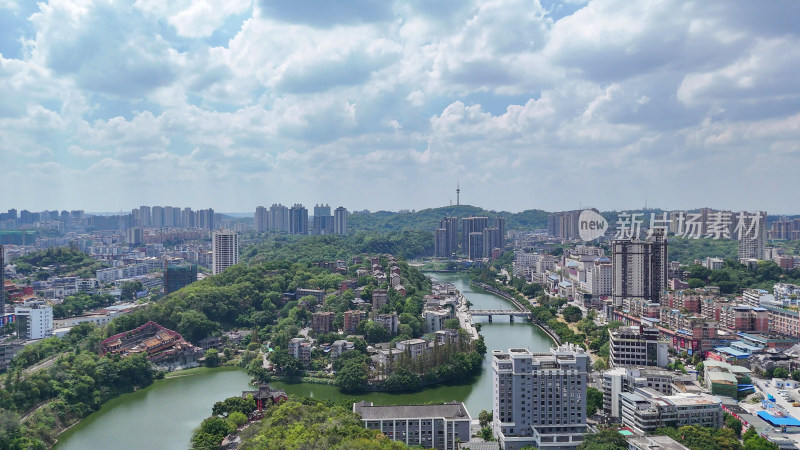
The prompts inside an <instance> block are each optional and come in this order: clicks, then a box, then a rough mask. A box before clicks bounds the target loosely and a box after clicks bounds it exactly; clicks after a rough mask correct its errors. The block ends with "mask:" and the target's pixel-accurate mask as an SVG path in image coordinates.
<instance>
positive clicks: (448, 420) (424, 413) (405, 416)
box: [353, 401, 472, 450]
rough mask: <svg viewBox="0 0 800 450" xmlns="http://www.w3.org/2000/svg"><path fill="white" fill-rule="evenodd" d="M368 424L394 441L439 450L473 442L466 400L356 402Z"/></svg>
mask: <svg viewBox="0 0 800 450" xmlns="http://www.w3.org/2000/svg"><path fill="white" fill-rule="evenodd" d="M353 412H354V413H356V414H358V415H360V416H361V420H362V422H364V427H365V428H367V429H370V430H377V431H380V432H381V433H383V434H384V435H386V436H387V437H388V438H389V439H391V440H393V441H399V442H403V443H405V444H406V445H418V446H420V447H423V448H436V449H438V450H457V449H458V448H459V447H458V444H459V443H462V442H469V440H470V424H471V422H472V418H471V417H470V415H469V411H467V408H466V406H464V403H462V402H448V403H443V404H436V405H396V406H374V405H373V404H372V403H370V402H367V401H361V402H358V403H354V404H353Z"/></svg>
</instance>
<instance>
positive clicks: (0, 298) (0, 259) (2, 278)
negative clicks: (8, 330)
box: [0, 211, 16, 325]
mask: <svg viewBox="0 0 800 450" xmlns="http://www.w3.org/2000/svg"><path fill="white" fill-rule="evenodd" d="M15 212H16V211H15ZM5 320H6V253H5V250H4V249H3V246H2V244H0V325H5Z"/></svg>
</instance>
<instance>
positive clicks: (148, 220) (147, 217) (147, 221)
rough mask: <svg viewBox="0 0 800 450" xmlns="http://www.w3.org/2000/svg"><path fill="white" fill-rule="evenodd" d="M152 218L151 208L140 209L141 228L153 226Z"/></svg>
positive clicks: (141, 207)
mask: <svg viewBox="0 0 800 450" xmlns="http://www.w3.org/2000/svg"><path fill="white" fill-rule="evenodd" d="M152 224H153V221H152V216H151V214H150V207H149V206H140V207H139V226H141V227H149V226H152Z"/></svg>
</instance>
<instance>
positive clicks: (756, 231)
mask: <svg viewBox="0 0 800 450" xmlns="http://www.w3.org/2000/svg"><path fill="white" fill-rule="evenodd" d="M740 217H741V218H740V219H739V220H738V221H737V223H736V227H737V228H738V229H739V235H738V238H739V259H740V260H743V259H758V260H763V259H764V254H765V249H764V244H765V242H766V240H767V213H766V211H760V212H757V213H753V214H748V213H742V214H741V215H740Z"/></svg>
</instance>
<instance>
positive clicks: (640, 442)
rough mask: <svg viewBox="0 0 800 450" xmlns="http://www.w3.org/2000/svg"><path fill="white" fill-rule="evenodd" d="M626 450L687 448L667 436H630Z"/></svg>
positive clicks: (687, 449)
mask: <svg viewBox="0 0 800 450" xmlns="http://www.w3.org/2000/svg"><path fill="white" fill-rule="evenodd" d="M628 450H689V447H686V446H685V445H683V444H681V443H680V442H678V441H676V440H675V439H672V438H671V437H669V436H636V435H634V436H631V437H629V438H628Z"/></svg>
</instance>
